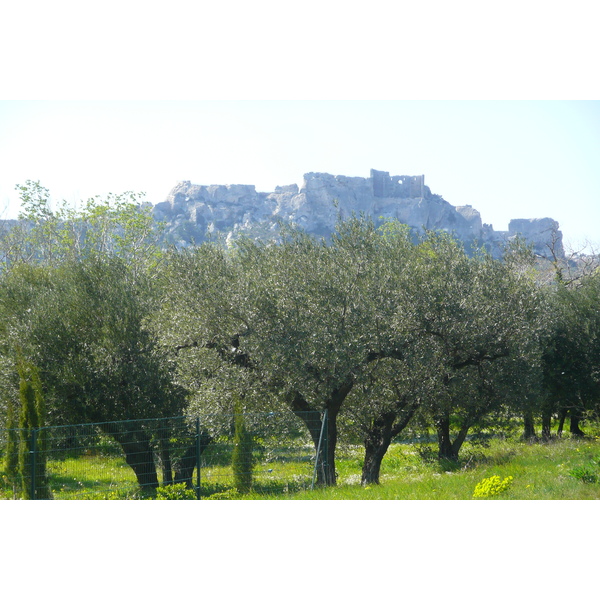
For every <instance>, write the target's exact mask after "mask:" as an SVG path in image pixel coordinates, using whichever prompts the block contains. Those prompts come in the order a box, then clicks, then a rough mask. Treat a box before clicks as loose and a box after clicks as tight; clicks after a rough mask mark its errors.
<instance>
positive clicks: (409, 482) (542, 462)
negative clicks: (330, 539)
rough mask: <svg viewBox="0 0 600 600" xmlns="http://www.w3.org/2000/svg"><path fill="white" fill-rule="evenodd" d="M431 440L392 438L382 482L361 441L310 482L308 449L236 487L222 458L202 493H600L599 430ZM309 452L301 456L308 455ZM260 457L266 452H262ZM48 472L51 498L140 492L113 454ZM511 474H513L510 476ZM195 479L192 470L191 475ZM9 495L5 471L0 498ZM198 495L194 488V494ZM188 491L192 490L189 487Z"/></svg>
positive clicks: (525, 496) (387, 496)
mask: <svg viewBox="0 0 600 600" xmlns="http://www.w3.org/2000/svg"><path fill="white" fill-rule="evenodd" d="M435 453H436V447H435V444H414V443H395V444H393V445H392V446H391V447H390V449H389V451H388V453H387V455H386V457H385V458H384V460H383V463H382V468H381V483H380V485H369V486H366V487H363V486H361V485H360V474H361V468H362V457H363V449H362V447H360V446H354V447H352V446H347V447H341V448H340V449H339V450H338V457H337V464H336V466H337V471H338V485H337V486H335V487H331V488H321V489H315V490H313V491H311V490H310V484H311V480H312V464H311V462H310V460H309V456H308V455H306V450H305V449H303V451H302V452H298V454H297V456H296V457H294V456H291V455H290V456H289V457H287V458H286V459H285V460H282V459H275V460H273V459H271V460H263V461H261V462H259V463H258V464H257V465H256V467H255V471H254V484H253V489H252V492H251V493H250V494H248V495H245V496H241V495H239V494H237V493H236V492H235V490H233V489H232V488H233V479H232V472H231V466H230V464H228V462H227V461H226V460H222V461H221V462H220V463H218V464H213V465H212V466H210V467H206V468H203V469H201V490H202V497H203V498H210V499H263V500H264V499H273V500H275V499H289V500H294V499H298V500H469V499H473V494H474V491H475V488H476V486H477V484H478V483H480V482H481V481H482V480H484V479H488V478H492V477H497V478H499V481H500V482H502V481H505V482H508V483H507V484H506V485H507V488H506V489H505V490H504V491H501V492H500V493H498V494H495V495H490V496H483V499H501V500H587V499H600V438H599V437H598V436H597V435H589V436H588V437H586V438H584V439H576V438H570V437H569V436H566V437H563V438H562V439H554V440H552V441H549V442H544V443H541V442H538V443H525V442H522V441H520V440H519V439H518V438H514V439H505V438H502V437H496V438H490V439H489V440H487V442H485V444H481V443H475V442H473V443H470V442H467V443H465V445H464V447H463V449H462V451H461V460H460V462H459V463H456V464H454V463H449V462H444V463H440V461H438V460H437V459H436V457H435ZM305 455H306V456H305ZM264 458H265V457H264V456H263V459H264ZM48 472H49V475H50V482H51V488H52V495H53V498H54V499H58V500H61V499H64V500H67V499H109V500H113V499H138V498H141V497H143V495H142V494H140V492H139V489H138V487H137V485H136V480H135V477H134V474H133V471H132V470H131V469H130V468H129V467H128V465H127V464H126V462H125V460H124V459H122V458H119V457H115V456H95V455H91V456H82V457H79V458H67V459H64V460H60V461H50V462H49V464H48ZM509 478H510V479H509ZM194 481H195V477H194ZM13 496H14V494H13V490H12V488H11V486H10V485H9V484H8V480H7V478H6V477H5V476H4V475H1V476H0V498H4V499H10V498H12V497H13ZM191 496H192V497H195V495H194V494H191ZM188 497H190V494H188Z"/></svg>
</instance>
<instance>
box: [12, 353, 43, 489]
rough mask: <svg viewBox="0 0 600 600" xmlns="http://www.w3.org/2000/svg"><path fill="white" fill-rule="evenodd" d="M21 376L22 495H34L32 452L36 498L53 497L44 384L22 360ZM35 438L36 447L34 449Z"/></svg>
mask: <svg viewBox="0 0 600 600" xmlns="http://www.w3.org/2000/svg"><path fill="white" fill-rule="evenodd" d="M17 371H18V374H19V400H20V403H21V415H20V420H19V441H20V443H19V452H18V454H19V459H18V462H19V472H20V475H21V494H22V497H23V498H24V499H26V500H30V499H32V494H31V483H32V481H31V478H32V476H33V474H32V472H31V467H32V465H31V458H32V456H31V453H30V451H31V450H33V451H34V454H35V456H34V458H35V484H34V486H35V494H34V498H35V499H48V498H50V488H49V485H48V477H47V474H46V461H47V458H46V450H47V433H46V431H45V430H44V429H43V427H44V425H45V412H46V405H45V401H44V395H43V393H42V383H41V380H40V376H39V372H38V370H37V369H36V368H35V367H34V366H33V365H32V364H30V363H28V362H26V361H25V360H23V359H22V358H20V359H19V361H18V365H17ZM34 439H35V447H34V448H33V447H32V446H33V444H34Z"/></svg>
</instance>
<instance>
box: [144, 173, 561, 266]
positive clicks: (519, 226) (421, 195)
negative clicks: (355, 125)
mask: <svg viewBox="0 0 600 600" xmlns="http://www.w3.org/2000/svg"><path fill="white" fill-rule="evenodd" d="M352 214H357V215H358V214H365V215H367V216H369V217H371V218H372V219H373V220H374V221H375V222H377V220H378V219H379V217H384V218H392V219H398V220H399V221H401V222H402V223H406V224H408V225H409V226H410V227H411V229H412V230H413V231H414V232H415V234H416V233H422V232H423V230H424V229H426V230H443V231H447V232H450V233H452V234H453V235H455V236H456V237H457V238H458V239H460V240H461V241H462V242H463V243H464V244H465V247H467V248H470V247H472V245H473V244H474V243H477V244H478V245H480V246H484V247H486V248H487V249H488V250H489V251H490V252H491V253H492V254H493V255H494V256H499V255H500V253H501V249H502V247H503V245H504V244H505V243H506V242H507V241H508V240H509V239H511V238H513V237H515V236H517V235H521V236H522V237H523V238H524V239H525V240H526V241H527V242H528V243H530V244H533V247H534V251H535V252H536V253H538V254H540V255H543V256H549V255H550V247H552V248H553V250H554V252H555V253H556V254H557V255H558V256H563V255H564V251H563V246H562V233H561V232H560V230H559V224H558V223H557V222H556V221H555V220H553V219H550V218H537V219H513V220H512V221H510V224H509V228H508V231H494V229H493V227H492V226H491V225H488V224H485V223H483V222H482V220H481V215H480V213H479V211H477V210H476V209H475V208H473V207H472V206H470V205H466V206H452V205H451V204H450V203H449V202H447V201H446V200H444V199H443V198H442V196H439V195H437V194H432V193H431V190H430V189H429V188H428V187H427V186H426V185H425V176H424V175H417V176H407V175H395V176H390V175H389V173H388V172H386V171H375V170H373V169H372V170H371V176H370V177H368V178H364V177H346V176H343V175H335V176H334V175H330V174H328V173H306V174H305V175H304V182H303V184H302V187H301V188H298V186H297V185H296V184H292V185H287V186H281V187H276V188H275V191H274V192H271V193H268V192H257V191H256V188H255V186H254V185H196V184H192V183H191V182H190V181H181V182H179V183H178V184H177V185H176V186H175V187H174V188H173V189H172V190H171V192H170V194H169V195H168V197H167V199H166V201H164V202H160V203H159V204H157V205H155V207H154V216H155V218H156V219H157V220H160V221H163V222H164V223H165V239H166V241H168V242H170V243H174V244H175V245H177V246H180V247H183V246H186V245H188V244H191V243H196V244H198V243H201V242H203V241H204V240H206V239H207V238H208V237H210V236H211V235H214V234H220V235H222V236H223V237H225V238H226V239H228V240H231V239H234V238H235V237H236V236H238V235H240V234H245V235H250V236H251V237H256V238H268V237H269V236H272V235H273V234H274V233H275V232H276V228H277V222H278V221H279V220H282V221H284V222H291V223H295V224H297V225H299V226H301V227H302V228H304V229H305V230H306V231H307V232H309V233H311V234H314V235H316V236H322V237H325V238H328V237H329V236H330V235H331V233H332V232H333V231H334V229H335V225H336V222H337V221H338V219H339V218H340V217H341V218H342V219H345V218H347V217H349V216H351V215H352Z"/></svg>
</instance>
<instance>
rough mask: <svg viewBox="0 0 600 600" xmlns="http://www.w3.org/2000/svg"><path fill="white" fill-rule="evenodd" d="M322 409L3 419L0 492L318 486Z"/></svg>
mask: <svg viewBox="0 0 600 600" xmlns="http://www.w3.org/2000/svg"><path fill="white" fill-rule="evenodd" d="M325 423H326V413H319V412H312V413H274V412H271V413H243V414H242V413H240V414H230V415H210V416H203V417H196V418H190V417H173V418H166V419H152V420H135V421H114V422H108V423H89V424H78V425H65V426H57V427H44V428H41V429H33V430H25V429H0V448H1V450H0V452H1V454H0V461H1V463H0V473H1V480H0V498H4V499H10V498H14V499H17V498H23V499H36V500H41V499H59V500H72V499H82V500H83V499H104V500H112V499H140V498H159V499H201V498H210V499H222V498H237V497H240V498H241V497H244V495H246V494H252V497H265V496H269V495H274V494H282V493H287V492H291V491H297V490H301V489H307V488H311V487H314V485H315V483H316V482H318V481H319V480H320V479H321V476H322V474H323V473H324V471H325V469H326V461H327V457H326V448H327V444H326V441H325V434H326V430H327V428H326V426H325Z"/></svg>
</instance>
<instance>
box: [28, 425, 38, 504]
mask: <svg viewBox="0 0 600 600" xmlns="http://www.w3.org/2000/svg"><path fill="white" fill-rule="evenodd" d="M30 440H31V441H30V444H31V445H30V447H29V454H30V457H29V458H30V461H31V462H30V467H31V468H30V472H31V481H30V482H29V497H30V499H31V500H35V466H36V465H35V463H36V451H37V448H36V446H37V429H32V430H31V438H30Z"/></svg>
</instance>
